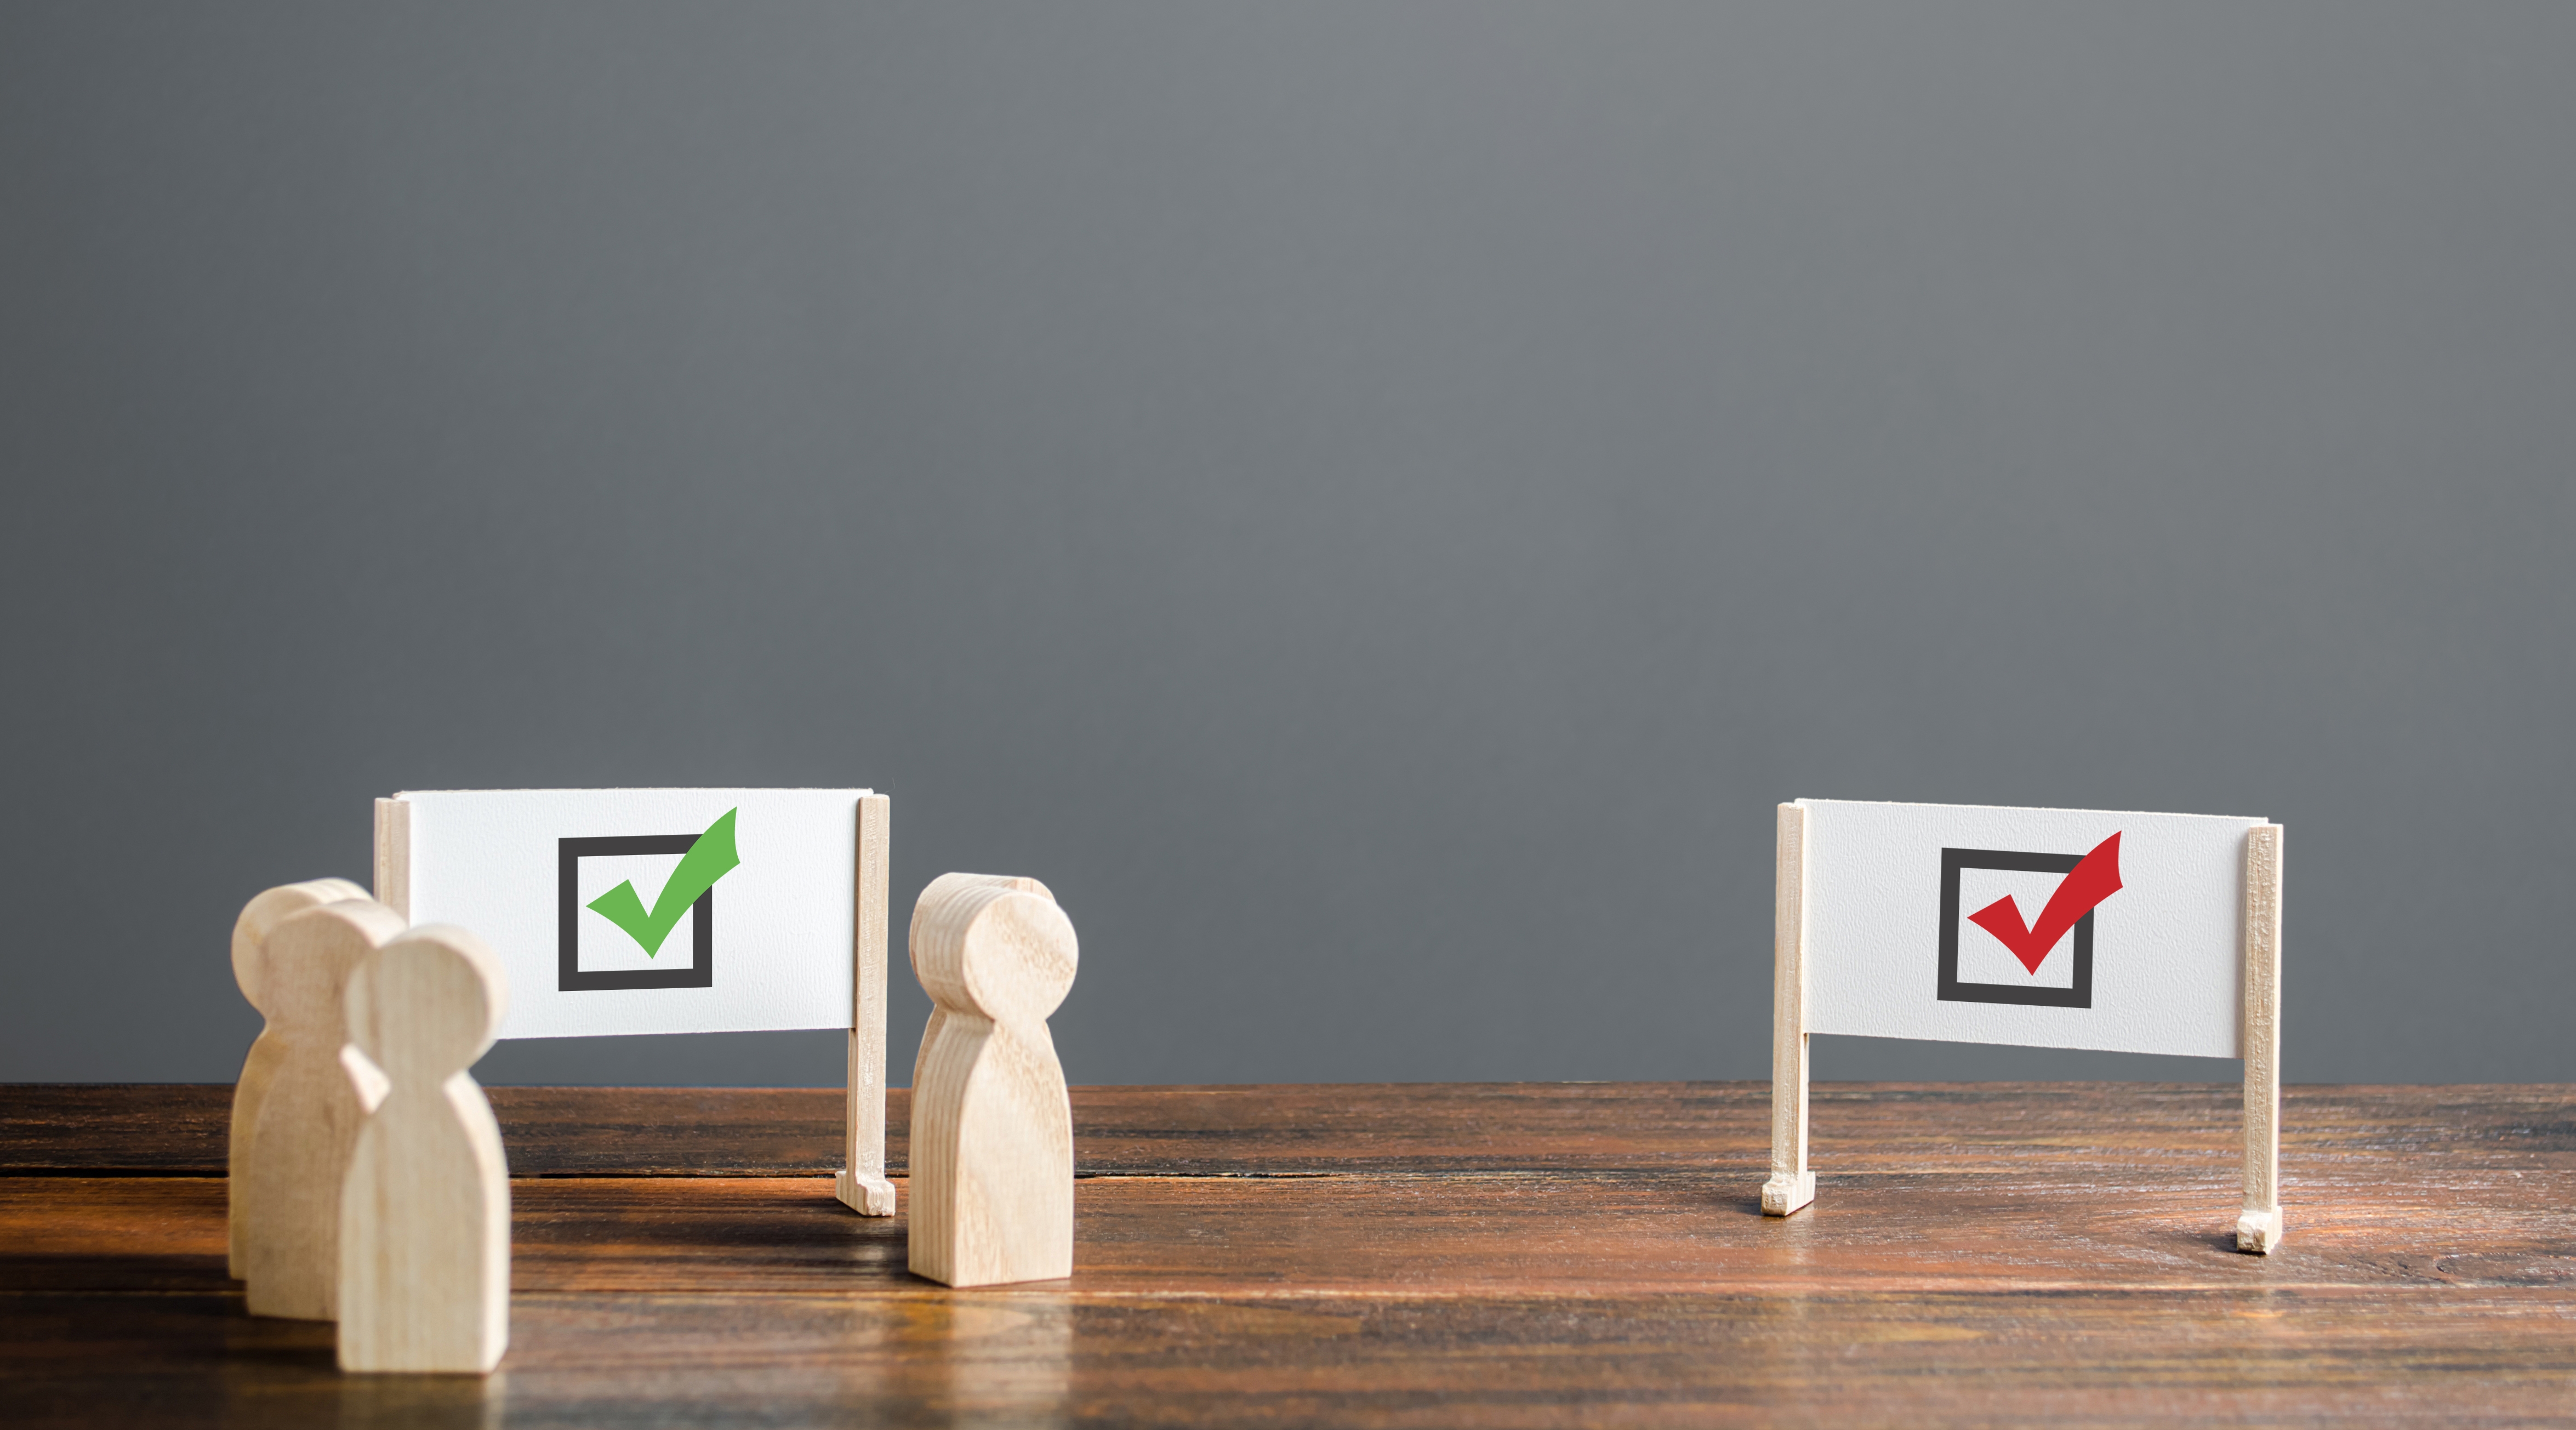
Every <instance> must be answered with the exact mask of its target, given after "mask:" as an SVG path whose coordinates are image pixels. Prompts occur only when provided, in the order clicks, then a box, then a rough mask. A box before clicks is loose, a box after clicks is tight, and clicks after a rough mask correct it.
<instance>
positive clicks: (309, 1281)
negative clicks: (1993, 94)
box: [232, 899, 403, 1321]
mask: <svg viewBox="0 0 2576 1430" xmlns="http://www.w3.org/2000/svg"><path fill="white" fill-rule="evenodd" d="M402 927H403V925H402V917H401V915H399V914H396V913H395V912H394V911H393V910H391V909H389V908H386V907H385V906H384V905H382V904H379V903H377V902H375V901H374V900H372V899H343V900H340V901H338V902H335V903H328V904H321V905H317V906H316V907H313V908H309V909H306V910H304V911H303V912H301V913H297V914H294V915H291V916H289V917H287V918H285V919H282V920H280V921H279V922H278V923H277V925H276V926H275V927H274V928H272V929H270V930H269V934H268V939H267V942H266V945H265V950H266V953H267V957H266V959H265V960H264V961H263V962H262V965H261V967H260V970H259V973H258V976H257V977H256V978H255V979H254V980H253V981H254V982H255V983H256V984H257V985H258V987H259V996H260V997H261V998H262V999H263V1000H265V1003H266V1008H265V1011H266V1012H267V1014H268V1016H269V1028H268V1032H267V1034H266V1036H268V1037H271V1038H274V1039H276V1040H277V1044H278V1047H277V1051H276V1053H275V1054H274V1062H273V1066H272V1069H271V1071H270V1073H269V1078H268V1087H267V1091H266V1093H265V1095H263V1096H261V1097H260V1099H259V1104H260V1105H259V1111H258V1116H257V1118H256V1119H255V1121H254V1124H253V1127H254V1130H253V1132H252V1135H251V1142H250V1149H249V1155H248V1157H247V1160H246V1162H245V1163H244V1164H243V1165H241V1166H240V1170H239V1171H238V1173H237V1174H236V1175H237V1176H238V1177H239V1180H238V1181H237V1182H236V1183H235V1184H234V1186H233V1189H232V1190H233V1223H234V1226H235V1228H236V1230H237V1233H238V1235H239V1237H240V1239H241V1247H242V1279H243V1280H244V1281H245V1282H247V1283H248V1285H247V1287H246V1289H245V1300H246V1301H247V1303H248V1305H249V1309H250V1313H251V1314H252V1315H254V1316H287V1317H293V1318H297V1319H301V1320H311V1321H327V1320H330V1319H331V1318H332V1315H333V1308H334V1303H335V1301H336V1293H337V1291H338V1286H339V1276H340V1246H339V1227H340V1179H341V1176H342V1174H343V1173H344V1172H345V1171H346V1170H347V1169H348V1166H349V1156H350V1153H351V1151H352V1149H354V1147H355V1146H356V1144H357V1137H358V1125H359V1123H360V1122H362V1121H363V1120H365V1117H366V1114H367V1110H368V1107H369V1105H370V1098H369V1096H368V1092H369V1090H370V1087H371V1084H375V1083H379V1082H380V1081H381V1074H379V1073H377V1072H376V1070H375V1068H374V1066H373V1065H372V1064H369V1063H367V1062H366V1060H365V1058H364V1057H363V1055H359V1054H356V1053H355V1052H354V1050H348V1042H349V1032H348V1012H347V1004H346V1002H345V999H346V996H347V992H348V983H349V975H350V973H351V972H352V971H354V970H355V969H356V967H357V965H358V963H359V961H360V960H362V959H364V958H365V957H366V956H367V955H369V954H371V953H373V952H375V950H376V949H377V948H378V947H379V946H380V945H382V944H383V943H384V942H385V941H386V940H388V939H391V938H394V937H396V936H397V935H399V934H400V933H401V932H402ZM344 1050H348V1056H346V1057H345V1058H344V1056H343V1054H344Z"/></svg>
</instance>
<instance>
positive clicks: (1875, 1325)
mask: <svg viewBox="0 0 2576 1430" xmlns="http://www.w3.org/2000/svg"><path fill="white" fill-rule="evenodd" d="M230 1095H231V1090H230V1089H229V1088H226V1087H188V1086H182V1087H97V1086H50V1085H47V1086H36V1085H22V1086H15V1087H0V1424H5V1425H9V1426H37V1425H56V1424H62V1425H138V1426H160V1425H225V1426H234V1425H238V1426H263V1427H264V1426H281V1427H289V1426H299V1425H309V1424H326V1425H423V1426H451V1425H452V1426H495V1425H509V1426H537V1425H592V1424H599V1425H654V1426H674V1425H761V1426H772V1425H776V1426H787V1425H809V1424H832V1425H875V1424H888V1425H912V1424H937V1425H982V1424H993V1425H1008V1424H1056V1423H1100V1424H1159V1423H1179V1424H1220V1425H1266V1424H1367V1425H1480V1426H1481V1425H1500V1426H1510V1425H1557V1424H1687V1425H1707V1424H1733V1423H1756V1424H1767V1423H1816V1424H1831V1425H1846V1424H1906V1425H1917V1424H1936V1423H1976V1424H1997V1423H2007V1422H2033V1423H2046V1424H2050V1425H2069V1424H2078V1425H2080V1424H2096V1423H2110V1424H2121V1423H2136V1422H2150V1421H2184V1420H2189V1421H2221V1422H2285V1421H2287V1422H2308V1421H2315V1420H2324V1419H2342V1420H2348V1421H2355V1422H2363V1423H2380V1422H2409V1423H2413V1422H2459V1423H2487V1424H2505V1423H2564V1422H2567V1421H2569V1420H2570V1419H2576V1088H2568V1087H2556V1086H2548V1087H2531V1086H2514V1087H2317V1088H2294V1089H2292V1090H2291V1091H2290V1093H2289V1100H2288V1107H2287V1112H2286V1119H2285V1128H2284V1132H2283V1136H2282V1166H2283V1172H2284V1179H2285V1186H2286V1190H2285V1191H2284V1193H2283V1200H2284V1203H2285V1205H2286V1206H2287V1207H2288V1209H2289V1218H2290V1220H2289V1225H2290V1236H2289V1240H2288V1243H2287V1244H2286V1245H2285V1246H2284V1247H2283V1248H2282V1249H2281V1250H2280V1251H2279V1252H2278V1253H2276V1254H2275V1255H2273V1256H2270V1257H2268V1258H2265V1257H2253V1256H2245V1255H2241V1254H2239V1253H2237V1252H2236V1251H2235V1250H2233V1239H2232V1235H2231V1228H2232V1227H2233V1226H2234V1223H2235V1217H2236V1211H2237V1162H2236V1150H2235V1137H2236V1126H2237V1101H2236V1090H2235V1089H2234V1088H2232V1087H2205V1086H2198V1085H2145V1084H2110V1085H2103V1084H1983V1085H1902V1084H1867V1085H1861V1084H1841V1085H1836V1084H1819V1085H1818V1086H1817V1088H1816V1090H1815V1094H1814V1106H1815V1144H1814V1145H1815V1151H1814V1157H1815V1166H1816V1169H1817V1173H1818V1188H1819V1189H1818V1193H1817V1199H1816V1204H1815V1206H1814V1207H1813V1208H1811V1209H1810V1210H1808V1211H1806V1212H1803V1213H1801V1214H1800V1215H1798V1216H1797V1217H1795V1218H1792V1219H1790V1220H1787V1221H1773V1220H1766V1219H1765V1218H1763V1217H1762V1216H1761V1215H1760V1214H1759V1207H1758V1195H1759V1188H1760V1185H1761V1182H1762V1179H1763V1176H1764V1173H1765V1158H1766V1154H1767V1146H1768V1142H1767V1128H1768V1098H1769V1090H1768V1087H1767V1085H1758V1084H1750V1083H1699V1084H1604V1083H1591V1084H1502V1085H1423V1086H1346V1087H1206V1088H1193V1087H1165V1088H1077V1089H1075V1091H1074V1102H1073V1106H1074V1124H1075V1145H1076V1153H1077V1156H1078V1159H1079V1165H1080V1169H1081V1176H1082V1178H1083V1181H1082V1183H1081V1185H1080V1188H1079V1190H1078V1192H1077V1196H1076V1206H1077V1209H1078V1210H1077V1241H1076V1250H1075V1253H1074V1264H1075V1272H1074V1276H1073V1279H1072V1280H1071V1281H1070V1282H1052V1283H1041V1284H1038V1285H1033V1286H1027V1287H1017V1288H999V1289H986V1290H980V1291H971V1292H952V1291H948V1290H946V1289H944V1288H941V1287H938V1286H934V1285H931V1284H929V1283H926V1282H921V1281H916V1280H914V1279H912V1278H911V1277H910V1276H908V1275H907V1274H906V1273H905V1272H904V1269H903V1266H904V1222H903V1219H902V1218H901V1217H900V1216H898V1217H895V1218H893V1219H891V1220H868V1219H863V1218H860V1217H857V1216H855V1215H852V1214H851V1213H849V1212H848V1211H847V1210H846V1209H845V1208H843V1207H842V1206H841V1205H840V1204H839V1203H837V1202H835V1201H834V1200H833V1199H832V1193H831V1185H830V1182H829V1180H828V1171H829V1169H830V1168H831V1167H832V1166H833V1165H834V1164H835V1163H836V1162H837V1161H838V1160H839V1157H838V1151H839V1148H838V1139H839V1135H840V1095H839V1094H838V1093H837V1092H834V1091H828V1090H787V1091H775V1090H763V1091H743V1090H713V1091H702V1090H677V1089H606V1088H602V1089H561V1088H552V1089H549V1088H495V1089H493V1090H492V1099H493V1103H494V1105H495V1108H496V1110H497V1111H498V1112H499V1114H500V1118H501V1125H502V1129H503V1138H504V1141H505V1143H506V1144H507V1146H508V1149H509V1156H510V1165H511V1169H512V1171H513V1172H514V1173H515V1174H516V1175H517V1178H518V1180H516V1181H515V1182H514V1183H513V1185H512V1188H511V1196H512V1209H513V1220H514V1223H515V1230H514V1236H515V1260H514V1261H513V1263H512V1268H513V1271H512V1283H513V1290H512V1296H511V1307H510V1316H511V1325H510V1354H509V1357H508V1359H507V1360H505V1361H504V1362H503V1363H502V1370H501V1372H500V1374H498V1375H496V1376H494V1377H493V1378H492V1379H491V1380H489V1381H488V1382H486V1381H478V1380H475V1379H472V1378H451V1377H374V1378H358V1377H349V1378H344V1377H342V1376H340V1375H338V1374H337V1373H336V1372H335V1371H334V1370H333V1369H332V1359H331V1341H330V1329H329V1327H327V1326H325V1325H319V1324H312V1323H299V1322H288V1321H272V1320H258V1319H253V1318H251V1317H249V1316H246V1315H244V1314H243V1312H242V1301H241V1295H240V1291H239V1288H238V1285H237V1284H236V1283H233V1282H230V1281H228V1280H226V1278H225V1275H224V1183H223V1181H222V1173H223V1158H224V1145H223V1143H224V1125H225V1110H226V1107H227V1105H228V1099H229V1097H230ZM905 1111H906V1105H905V1098H904V1094H903V1093H902V1092H901V1091H900V1090H898V1091H897V1092H895V1093H894V1094H893V1105H892V1107H891V1108H890V1109H889V1113H890V1120H891V1121H892V1122H893V1124H894V1127H895V1130H894V1132H893V1135H892V1145H891V1146H890V1147H889V1148H888V1152H889V1154H890V1157H891V1160H892V1162H893V1163H894V1165H896V1166H897V1167H898V1168H899V1167H900V1166H901V1164H902V1159H903V1133H902V1126H903V1122H904V1115H905ZM898 1175H900V1173H899V1172H898ZM900 1185H901V1183H900V1182H898V1186H900Z"/></svg>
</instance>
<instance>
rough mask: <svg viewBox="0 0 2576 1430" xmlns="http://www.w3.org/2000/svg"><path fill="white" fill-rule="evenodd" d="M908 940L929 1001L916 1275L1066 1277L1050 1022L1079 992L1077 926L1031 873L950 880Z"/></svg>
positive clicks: (1069, 1125) (1067, 1200)
mask: <svg viewBox="0 0 2576 1430" xmlns="http://www.w3.org/2000/svg"><path fill="white" fill-rule="evenodd" d="M911 945H912V968H913V973H914V975H915V976H916V977H918V978H919V979H920V980H921V986H922V988H923V989H924V990H926V991H927V992H928V993H929V994H930V1001H931V1003H932V1004H933V1005H934V1006H933V1009H932V1012H931V1015H930V1024H929V1026H928V1028H927V1029H925V1030H924V1032H923V1034H922V1042H921V1055H920V1057H919V1058H918V1059H916V1060H915V1062H914V1064H913V1081H912V1208H911V1210H912V1224H911V1265H912V1271H913V1274H914V1275H916V1276H924V1277H927V1278H929V1279H930V1280H933V1281H938V1282H943V1283H945V1284H947V1285H950V1286H989V1285H996V1284H1000V1283H1004V1282H1012V1281H1046V1280H1052V1279H1054V1278H1057V1277H1063V1276H1070V1275H1072V1274H1073V1111H1072V1104H1071V1102H1070V1100H1069V1099H1068V1098H1067V1096H1066V1094H1065V1085H1064V1068H1063V1065H1062V1064H1060V1063H1058V1062H1057V1061H1056V1055H1055V1043H1054V1040H1053V1039H1051V1038H1050V1037H1048V1035H1047V1026H1046V1019H1047V1015H1048V1014H1050V1013H1053V1012H1054V1011H1055V1010H1056V1007H1057V1005H1059V1004H1061V1003H1062V1002H1063V1001H1064V996H1065V994H1066V993H1067V992H1068V991H1070V990H1071V989H1072V987H1073V976H1074V971H1075V967H1076V962H1077V954H1076V947H1075V941H1074V935H1073V923H1072V921H1071V920H1070V919H1067V918H1066V917H1065V915H1064V911H1063V910H1062V909H1060V908H1058V907H1057V906H1056V902H1055V899H1054V897H1053V896H1052V895H1050V894H1049V893H1048V892H1047V891H1046V887H1045V886H1044V885H1042V884H1039V883H1037V882H1036V881H1035V880H1029V879H1011V878H1001V877H996V876H993V875H985V874H944V875H941V876H940V877H939V878H937V879H934V880H932V881H931V884H930V887H928V888H926V889H924V890H922V893H921V899H920V901H919V902H918V903H916V904H915V905H914V906H913V914H912V937H911Z"/></svg>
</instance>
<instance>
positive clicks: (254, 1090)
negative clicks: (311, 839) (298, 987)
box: [224, 879, 367, 1277]
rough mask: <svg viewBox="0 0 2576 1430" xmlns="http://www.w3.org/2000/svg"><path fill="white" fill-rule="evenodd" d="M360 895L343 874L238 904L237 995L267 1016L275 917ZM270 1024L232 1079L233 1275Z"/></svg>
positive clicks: (269, 1061) (274, 1047)
mask: <svg viewBox="0 0 2576 1430" xmlns="http://www.w3.org/2000/svg"><path fill="white" fill-rule="evenodd" d="M366 896H367V891H366V890H364V889H361V888H359V887H358V886H357V885H355V884H352V883H350V882H349V881H348V880H346V879H311V880H307V881H306V882H304V883H301V884H281V885H279V886H278V887H276V888H274V889H268V890H264V891H262V892H261V893H260V895H259V896H258V897H257V898H254V899H252V900H251V901H250V902H249V903H247V904H245V905H243V906H242V911H241V917H240V918H238V919H235V920H234V921H233V982H235V983H238V984H240V985H241V991H242V997H243V998H245V999H247V1000H249V1002H250V1006H252V1007H253V1008H256V1009H258V1010H259V1013H260V1016H261V1017H263V1018H269V1003H268V995H267V993H266V991H265V989H266V986H267V977H268V934H269V930H271V929H273V928H275V927H277V923H278V920H280V919H283V918H286V917H287V916H289V915H291V914H300V913H302V912H304V911H305V910H306V909H309V908H313V907H315V906H316V905H319V904H333V903H338V902H339V901H340V900H342V899H363V898H365V897H366ZM276 1026H277V1024H276V1020H275V1019H274V1018H269V1024H268V1026H267V1027H264V1028H262V1029H261V1030H260V1034H259V1036H258V1037H257V1038H255V1039H253V1040H252V1042H251V1045H250V1054H249V1056H247V1057H245V1058H243V1059H242V1070H241V1076H240V1077H239V1078H238V1079H235V1080H234V1082H233V1124H232V1137H231V1138H230V1140H229V1142H228V1144H227V1146H226V1148H225V1156H224V1161H225V1171H226V1174H227V1175H226V1177H225V1180H224V1187H225V1190H226V1192H227V1194H228V1199H229V1200H230V1202H231V1204H232V1205H231V1215H230V1218H229V1220H230V1222H231V1224H232V1225H231V1236H230V1245H229V1246H228V1247H226V1249H225V1265H226V1267H227V1269H228V1271H229V1272H230V1274H231V1275H233V1276H236V1277H238V1276H241V1275H242V1274H243V1269H242V1268H243V1264H244V1262H243V1253H242V1247H243V1244H244V1238H243V1229H244V1228H245V1227H246V1226H247V1225H248V1222H247V1220H246V1219H245V1218H244V1217H243V1216H242V1197H241V1187H242V1182H243V1180H244V1174H245V1169H247V1168H248V1167H249V1166H250V1165H251V1162H252V1160H253V1156H254V1154H253V1153H252V1152H251V1142H252V1140H253V1139H254V1138H255V1137H256V1136H257V1135H258V1132H259V1108H260V1104H261V1103H262V1102H264V1101H266V1100H267V1097H268V1085H269V1082H270V1081H271V1080H272V1079H274V1078H275V1077H276V1076H277V1062H278V1059H279V1057H280V1056H282V1055H283V1054H284V1053H285V1051H286V1040H285V1039H283V1038H281V1037H279V1036H278V1035H277V1033H276V1031H275V1030H276Z"/></svg>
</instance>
